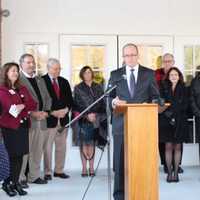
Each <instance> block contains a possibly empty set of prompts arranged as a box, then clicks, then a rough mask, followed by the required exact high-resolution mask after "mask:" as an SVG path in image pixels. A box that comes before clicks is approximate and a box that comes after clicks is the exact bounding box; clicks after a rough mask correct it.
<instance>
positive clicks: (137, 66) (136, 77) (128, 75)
mask: <svg viewBox="0 0 200 200" xmlns="http://www.w3.org/2000/svg"><path fill="white" fill-rule="evenodd" d="M131 69H134V72H133V73H134V76H135V83H137V79H138V70H139V64H137V65H135V66H134V67H133V68H132V67H129V66H128V65H127V66H126V77H127V78H126V80H127V84H128V88H129V91H130V75H131ZM115 103H116V98H114V99H113V100H112V107H113V108H115V107H116V104H115Z"/></svg>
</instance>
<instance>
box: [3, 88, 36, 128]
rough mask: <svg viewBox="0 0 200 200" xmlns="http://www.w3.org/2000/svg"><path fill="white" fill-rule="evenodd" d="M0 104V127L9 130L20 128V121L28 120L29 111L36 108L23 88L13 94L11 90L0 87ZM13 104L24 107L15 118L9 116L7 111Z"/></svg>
mask: <svg viewBox="0 0 200 200" xmlns="http://www.w3.org/2000/svg"><path fill="white" fill-rule="evenodd" d="M0 102H1V104H2V108H3V112H2V114H1V116H0V127H5V128H11V129H17V128H18V127H19V126H20V120H21V119H23V118H25V117H26V118H29V113H30V111H34V110H35V109H36V107H37V103H36V102H35V101H34V100H33V98H32V96H31V95H30V93H29V91H28V90H27V88H26V87H25V86H21V87H20V89H19V91H18V92H13V90H12V89H8V88H7V87H5V86H0ZM13 104H16V105H17V104H24V105H25V108H24V109H23V111H22V112H21V113H20V114H19V115H18V116H17V118H15V117H13V116H12V115H11V114H9V109H10V107H11V105H13ZM29 121H30V120H29ZM29 124H30V123H29Z"/></svg>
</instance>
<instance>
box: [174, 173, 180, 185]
mask: <svg viewBox="0 0 200 200" xmlns="http://www.w3.org/2000/svg"><path fill="white" fill-rule="evenodd" d="M173 182H175V183H178V182H179V176H178V174H177V175H174V178H173Z"/></svg>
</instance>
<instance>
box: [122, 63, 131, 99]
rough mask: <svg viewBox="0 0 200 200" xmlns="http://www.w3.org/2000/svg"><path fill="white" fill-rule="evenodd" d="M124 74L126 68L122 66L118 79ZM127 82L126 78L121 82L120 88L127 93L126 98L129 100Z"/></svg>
mask: <svg viewBox="0 0 200 200" xmlns="http://www.w3.org/2000/svg"><path fill="white" fill-rule="evenodd" d="M124 74H126V66H124V67H123V68H122V70H121V74H120V77H122V76H123V75H124ZM126 77H127V74H126ZM127 81H128V79H127V78H126V79H123V80H122V88H124V90H125V91H126V93H127V96H129V98H130V99H131V94H130V91H129V88H128V82H127Z"/></svg>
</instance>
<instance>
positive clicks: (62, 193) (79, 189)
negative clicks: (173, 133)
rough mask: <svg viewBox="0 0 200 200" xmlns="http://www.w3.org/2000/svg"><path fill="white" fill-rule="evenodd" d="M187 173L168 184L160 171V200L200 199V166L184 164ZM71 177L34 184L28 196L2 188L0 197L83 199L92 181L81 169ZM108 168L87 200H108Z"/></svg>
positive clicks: (31, 199)
mask: <svg viewBox="0 0 200 200" xmlns="http://www.w3.org/2000/svg"><path fill="white" fill-rule="evenodd" d="M184 170H185V172H184V174H183V175H181V176H180V179H181V181H180V183H170V184H169V183H166V181H165V178H166V175H165V174H164V173H163V172H162V170H160V200H180V199H181V200H188V199H189V200H199V199H200V168H199V167H184ZM70 175H71V178H70V179H68V180H60V179H58V178H55V179H53V181H51V182H49V183H48V184H47V185H43V186H41V185H40V186H38V185H33V184H31V185H30V189H28V190H27V191H28V192H29V195H28V196H25V197H19V196H18V197H14V198H9V197H7V196H6V195H5V194H4V192H3V191H2V190H0V200H8V199H13V200H16V199H23V200H81V199H82V195H83V192H84V190H85V188H86V185H87V183H88V181H89V179H88V178H81V177H80V172H78V171H73V172H71V173H70ZM107 191H108V190H107V177H106V170H105V171H104V170H101V171H99V173H98V175H97V176H96V177H95V179H94V181H93V183H92V186H91V188H90V190H89V192H88V194H87V196H86V198H85V200H107V199H108V197H107Z"/></svg>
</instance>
